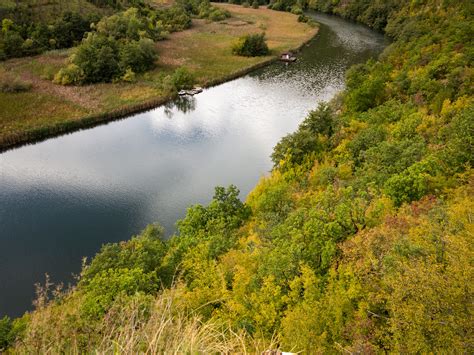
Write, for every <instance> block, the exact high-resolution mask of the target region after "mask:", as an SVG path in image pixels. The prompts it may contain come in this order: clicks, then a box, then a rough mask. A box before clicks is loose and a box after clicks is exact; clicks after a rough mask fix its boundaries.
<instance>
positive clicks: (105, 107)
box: [0, 4, 317, 149]
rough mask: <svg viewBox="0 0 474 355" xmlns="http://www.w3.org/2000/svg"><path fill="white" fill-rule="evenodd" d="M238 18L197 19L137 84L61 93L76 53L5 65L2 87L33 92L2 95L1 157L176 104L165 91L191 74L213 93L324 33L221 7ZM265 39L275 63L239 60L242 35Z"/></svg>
mask: <svg viewBox="0 0 474 355" xmlns="http://www.w3.org/2000/svg"><path fill="white" fill-rule="evenodd" d="M217 6H219V7H221V8H225V9H227V10H228V11H230V12H231V15H232V16H231V17H230V18H228V19H226V20H223V21H220V22H210V21H207V20H201V19H193V26H192V27H191V28H190V29H189V30H186V31H182V32H175V33H172V34H170V35H169V36H168V38H167V39H166V40H163V41H158V42H156V47H157V50H158V59H157V62H156V66H155V68H154V69H153V70H151V71H148V72H146V73H144V74H141V75H138V76H137V78H136V81H135V82H133V83H124V82H119V83H99V84H92V85H82V86H61V85H56V84H54V83H53V82H52V79H53V77H54V75H55V74H56V73H57V72H58V71H59V69H60V68H61V67H63V66H65V65H66V64H67V60H68V57H69V56H70V54H71V53H72V52H73V51H74V48H71V49H62V50H54V51H49V52H45V53H43V54H41V55H37V56H34V57H24V58H15V59H10V60H7V61H5V62H2V63H1V64H0V83H5V82H12V81H15V80H19V81H20V82H22V83H27V84H28V85H30V86H31V89H29V90H24V91H21V90H19V92H9V93H5V92H1V93H0V107H2V109H1V110H0V149H1V148H7V147H9V146H13V145H17V144H21V143H24V142H28V141H32V140H38V139H42V138H45V137H49V136H53V135H56V134H60V133H63V132H67V131H71V130H74V129H79V128H83V127H87V126H91V125H94V124H97V123H100V122H104V121H108V120H112V119H116V118H119V117H123V116H126V115H128V114H131V113H133V112H138V111H141V110H145V109H150V108H152V107H155V106H157V105H159V104H162V103H164V102H166V101H167V100H169V99H171V98H172V96H173V95H175V94H174V93H170V92H169V90H166V89H165V84H164V83H165V81H166V78H167V76H168V75H170V74H172V73H173V71H174V70H175V69H176V68H179V67H186V68H187V69H189V71H190V72H191V73H192V74H193V75H194V76H195V78H196V81H197V82H196V84H197V85H200V86H209V85H214V84H217V83H221V82H224V81H226V80H229V79H232V78H235V77H237V76H239V75H242V74H244V73H246V72H248V71H250V70H251V69H253V68H255V67H258V66H261V65H264V64H266V63H268V62H270V61H272V60H274V59H275V58H276V57H277V55H278V54H279V53H281V52H283V51H287V50H290V49H296V48H298V47H300V46H301V45H302V44H304V43H306V42H307V41H309V40H310V39H311V38H313V37H314V36H315V34H316V33H317V28H315V27H311V26H309V25H307V24H305V23H300V22H298V21H297V16H295V15H292V14H290V13H285V12H276V11H271V10H268V9H266V8H260V9H251V8H244V7H240V6H237V5H230V4H219V5H217ZM261 32H265V34H266V39H267V43H268V45H269V48H270V50H271V52H270V55H268V56H264V57H253V58H247V57H239V56H235V55H233V54H232V51H231V48H232V45H233V43H234V42H235V41H236V40H237V39H238V38H239V37H240V36H242V35H244V34H249V33H261Z"/></svg>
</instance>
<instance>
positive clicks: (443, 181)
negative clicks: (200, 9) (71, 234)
mask: <svg viewBox="0 0 474 355" xmlns="http://www.w3.org/2000/svg"><path fill="white" fill-rule="evenodd" d="M198 4H199V3H198ZM188 5H189V4H188ZM188 5H186V4H184V5H183V6H188ZM295 5H297V6H299V7H300V8H301V9H304V8H305V7H306V6H309V7H311V8H316V9H319V10H323V11H326V12H331V13H335V14H338V15H341V16H344V17H347V18H350V19H354V20H359V21H364V22H365V23H367V24H368V25H370V26H373V27H375V28H380V29H381V28H384V27H385V28H386V30H387V32H388V33H389V34H390V35H391V36H392V37H394V39H395V41H394V43H393V44H392V45H391V46H389V47H388V48H387V50H386V51H385V52H384V54H383V55H382V56H381V57H380V59H379V60H378V61H370V62H368V63H366V64H363V65H360V66H357V67H355V68H353V69H352V70H351V71H350V72H349V73H348V75H347V89H346V90H345V91H344V92H343V93H342V94H341V96H340V97H339V98H337V99H336V100H334V101H333V102H331V103H330V104H322V105H320V107H319V108H318V109H317V110H315V111H313V112H311V113H310V114H309V115H308V117H307V118H306V119H305V120H304V121H303V122H302V123H301V125H300V126H299V128H298V130H297V131H296V132H295V133H293V134H290V135H288V136H286V137H284V138H283V139H282V140H281V142H280V143H278V144H277V146H276V147H275V149H274V152H273V154H272V159H273V161H274V163H275V166H274V169H273V171H272V172H271V174H270V175H269V176H267V177H264V178H262V180H261V181H260V182H259V184H258V185H257V186H256V187H255V188H254V190H253V191H252V192H251V193H250V194H249V196H248V198H247V201H246V203H243V202H242V201H240V199H239V198H238V195H239V191H238V190H237V189H236V188H235V187H234V186H230V187H229V188H227V189H225V188H221V187H219V188H216V192H215V196H214V198H213V200H212V201H211V202H210V203H209V205H207V206H202V205H195V206H192V207H190V208H189V209H188V211H187V213H186V216H185V217H184V218H183V219H182V220H181V221H179V222H178V224H177V227H178V233H177V235H175V236H172V237H171V238H170V239H169V240H168V241H166V242H163V241H162V240H161V239H160V236H161V234H160V229H159V228H158V229H157V228H156V227H153V226H152V227H150V228H149V229H148V230H147V231H145V232H143V233H142V235H141V236H138V237H135V238H133V239H132V240H131V241H129V242H123V243H120V244H110V245H107V246H104V248H103V249H102V251H101V252H100V253H99V254H98V255H97V256H96V257H95V258H94V259H93V260H92V262H91V263H90V265H88V266H86V267H85V268H84V269H83V273H82V279H81V281H80V283H79V285H78V286H77V289H76V290H75V291H72V292H71V293H70V294H68V295H66V296H65V297H63V298H60V299H58V300H56V301H55V302H52V303H51V304H50V305H48V306H46V307H44V308H43V309H40V310H38V311H37V313H34V314H33V316H34V317H36V318H35V321H34V322H29V323H28V327H29V328H27V329H26V333H25V335H24V336H22V339H23V340H24V341H25V342H24V343H22V344H37V342H39V343H41V341H43V342H46V343H48V344H49V343H50V339H49V337H48V336H46V335H43V337H42V335H41V334H49V333H48V332H47V329H49V328H50V324H49V322H44V323H41V322H40V321H39V320H41V319H48V320H49V319H51V320H55V321H56V320H58V319H59V320H60V321H61V322H63V323H61V322H60V321H57V324H62V325H61V326H60V327H58V329H61V331H64V334H74V339H76V338H77V339H80V338H81V337H82V339H86V340H85V341H84V344H85V345H83V346H82V347H81V348H80V351H76V352H88V351H89V352H91V351H94V350H96V349H99V348H100V344H103V342H104V339H105V338H104V337H103V335H102V333H100V331H98V330H102V329H104V327H105V328H107V327H109V328H112V329H114V331H115V330H116V329H121V330H122V329H123V327H124V323H126V322H124V321H123V319H122V320H117V318H114V317H116V314H117V313H118V314H120V310H123V309H124V308H126V307H128V306H127V305H129V304H130V303H132V302H135V301H136V302H137V303H138V304H139V309H145V311H143V312H142V313H139V314H140V315H142V317H144V318H145V319H148V318H147V317H150V318H149V319H153V321H154V322H155V319H156V318H153V317H162V315H163V308H159V307H158V310H156V311H155V310H153V309H150V307H149V303H147V302H146V301H144V299H148V297H155V298H156V300H157V302H162V300H163V299H166V295H169V294H173V295H174V297H175V298H174V301H173V302H172V303H173V305H172V306H169V308H168V309H170V310H172V312H175V313H174V316H175V317H177V319H180V320H181V318H179V315H182V314H186V315H188V314H189V315H192V316H193V317H194V316H199V317H200V318H199V327H198V328H197V330H196V332H195V333H192V334H193V336H189V335H188V336H187V337H188V338H194V336H196V334H202V333H206V332H207V331H208V329H209V327H210V326H211V325H215V324H219V325H222V329H223V330H222V332H223V334H224V335H223V338H226V337H230V336H233V335H235V334H243V335H242V338H240V339H239V343H238V344H239V345H238V346H237V347H233V348H232V349H233V350H235V349H239V350H240V351H244V350H245V351H248V349H253V348H254V347H257V348H258V346H256V345H255V344H259V345H260V348H258V350H256V351H255V352H261V351H262V350H265V349H274V348H281V349H284V350H290V349H291V351H294V352H306V353H334V352H347V353H450V352H456V353H457V352H459V353H472V352H473V350H474V348H473V344H474V338H473V334H474V328H473V322H472V319H473V317H474V307H473V305H474V303H473V302H472V300H473V299H474V289H473V287H472V279H473V278H474V268H473V263H472V260H473V258H474V248H473V245H474V244H473V241H472V235H473V233H474V224H473V219H472V210H473V208H474V205H473V199H472V196H473V193H474V187H473V181H474V179H473V176H474V175H473V170H472V164H473V163H474V161H473V156H474V154H473V146H474V139H473V132H474V130H473V120H472V117H473V114H474V111H473V110H474V101H473V96H472V95H473V86H472V82H473V71H472V59H473V58H472V52H473V44H472V40H471V37H472V36H471V32H472V31H471V28H472V25H473V23H472V22H473V20H472V16H470V7H469V6H468V2H467V1H459V2H458V1H442V2H439V1H435V0H426V1H382V0H373V1H366V0H348V1H338V0H334V1H333V0H312V1H309V2H308V3H307V4H305V3H303V2H297V3H295V2H293V1H278V2H275V3H273V5H272V7H275V8H281V9H283V10H286V11H287V10H290V9H291V8H292V7H293V6H295ZM189 6H192V4H191V5H189ZM187 11H189V10H187ZM9 26H11V24H9V23H6V27H9ZM260 36H261V35H260ZM262 39H263V36H262ZM97 41H99V40H97ZM101 41H112V42H113V41H115V43H117V42H118V41H120V39H119V40H117V39H113V38H112V39H108V38H107V39H101ZM107 43H109V42H107ZM108 45H109V44H108ZM117 52H120V51H119V45H118V44H117ZM117 63H119V61H118V62H117ZM117 66H118V67H119V69H120V66H119V65H118V64H117ZM175 74H176V73H175ZM176 77H177V79H176V81H177V82H178V83H182V82H184V83H186V82H187V79H186V80H184V79H182V78H181V77H185V78H186V72H185V71H183V72H178V74H176ZM170 80H171V77H170ZM180 85H182V84H180ZM178 86H179V85H176V87H178ZM160 287H163V288H164V289H163V290H162V291H160V293H159V294H157V292H159V291H158V290H159V289H160ZM169 304H171V303H169ZM137 307H138V306H137ZM134 309H138V308H134ZM65 310H68V312H70V314H68V315H67V316H62V312H63V311H65ZM78 310H79V311H78ZM55 312H56V313H55ZM51 314H52V315H51ZM58 314H59V315H58ZM127 314H128V313H127ZM134 314H135V315H136V314H138V313H134ZM48 317H50V318H48ZM129 318H132V319H134V318H133V317H128V318H126V319H127V322H128V319H129ZM64 319H67V321H64ZM2 322H4V323H1V324H3V325H2V326H3V327H4V329H7V330H6V331H3V333H0V334H6V333H9V330H8V329H10V328H9V327H10V323H9V321H8V320H7V321H2ZM170 322H171V321H170ZM183 322H184V321H183ZM127 324H128V323H127ZM140 324H141V323H140ZM146 324H147V325H146V326H144V325H136V324H134V326H133V327H132V328H131V329H132V330H129V332H128V333H127V334H132V335H131V336H130V337H131V338H134V337H135V334H138V333H141V332H144V331H147V330H148V329H149V323H146ZM109 328H107V329H109ZM61 334H63V333H61ZM96 334H101V335H96ZM121 334H122V333H121ZM146 334H147V336H148V337H145V338H140V341H141V346H144V344H145V345H147V344H148V342H149V340H148V339H150V338H152V337H150V336H149V334H148V333H146ZM156 334H158V333H155V335H156ZM159 334H161V330H160V333H159ZM186 334H190V333H186ZM213 334H214V333H213ZM3 337H4V339H5V335H3ZM66 337H67V335H62V336H61V335H60V336H58V337H57V338H55V339H59V342H61V341H63V340H62V339H64V338H66ZM274 337H276V338H277V339H278V346H276V345H271V339H272V338H274ZM0 339H1V338H0ZM32 339H33V340H32ZM128 339H129V338H128ZM110 342H112V341H110ZM9 344H11V343H9ZM19 344H20V343H19ZM114 344H115V343H114ZM178 348H179V347H176V349H178ZM19 349H20V350H21V349H22V348H21V347H20V348H19ZM28 349H31V348H28ZM65 349H69V348H67V347H66V346H64V347H62V346H61V347H59V348H58V351H57V352H61V351H63V352H67V350H65ZM135 349H136V348H135ZM147 349H149V348H147ZM173 349H174V348H173ZM179 349H181V348H179ZM213 350H214V349H213ZM194 351H196V350H194ZM19 352H21V351H19ZM24 352H27V351H24ZM150 352H153V351H150ZM190 352H192V351H190ZM223 352H232V351H231V350H229V349H227V348H226V349H225V351H223ZM234 352H236V351H234Z"/></svg>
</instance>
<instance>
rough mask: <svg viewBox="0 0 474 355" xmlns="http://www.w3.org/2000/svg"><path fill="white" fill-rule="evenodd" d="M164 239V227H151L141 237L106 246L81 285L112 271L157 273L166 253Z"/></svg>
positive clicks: (90, 265)
mask: <svg viewBox="0 0 474 355" xmlns="http://www.w3.org/2000/svg"><path fill="white" fill-rule="evenodd" d="M162 238H163V229H162V227H161V226H159V225H149V226H148V227H147V228H146V229H145V230H144V231H143V232H142V233H141V234H140V235H139V236H136V237H133V238H132V239H131V240H129V241H127V242H123V243H120V244H106V245H104V246H103V247H102V249H101V251H100V252H99V253H98V254H97V255H96V256H95V257H94V259H93V260H92V262H91V263H90V264H89V265H87V266H86V267H85V268H84V270H83V272H82V275H81V276H82V277H81V283H80V284H81V285H82V284H88V283H89V282H91V280H92V279H93V278H94V277H95V276H96V275H98V274H100V273H103V272H105V271H107V270H110V269H130V270H131V269H133V268H139V269H140V270H143V272H145V273H151V272H157V271H158V270H159V267H160V265H161V262H162V258H163V257H164V255H165V253H166V245H165V242H164V241H163V240H162Z"/></svg>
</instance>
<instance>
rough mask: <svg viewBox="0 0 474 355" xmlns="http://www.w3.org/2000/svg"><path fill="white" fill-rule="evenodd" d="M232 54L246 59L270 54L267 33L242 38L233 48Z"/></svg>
mask: <svg viewBox="0 0 474 355" xmlns="http://www.w3.org/2000/svg"><path fill="white" fill-rule="evenodd" d="M232 53H233V54H235V55H240V56H244V57H257V56H264V55H267V54H268V53H269V49H268V46H267V43H266V42H265V33H261V34H253V35H246V36H243V37H240V38H239V40H238V41H237V43H236V44H234V46H233V47H232Z"/></svg>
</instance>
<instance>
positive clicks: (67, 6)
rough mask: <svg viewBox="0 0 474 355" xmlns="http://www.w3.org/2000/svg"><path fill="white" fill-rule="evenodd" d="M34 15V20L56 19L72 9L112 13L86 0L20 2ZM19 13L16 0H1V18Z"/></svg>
mask: <svg viewBox="0 0 474 355" xmlns="http://www.w3.org/2000/svg"><path fill="white" fill-rule="evenodd" d="M18 4H19V5H21V6H22V7H23V8H26V9H28V10H27V12H28V13H29V14H31V15H32V18H31V19H32V20H33V21H39V22H42V21H46V22H47V21H54V20H55V19H57V18H58V16H60V15H61V14H64V13H65V12H68V11H72V12H76V13H80V14H82V15H87V14H92V13H99V14H102V15H105V14H109V13H111V9H106V8H99V7H97V6H94V5H93V4H91V3H90V2H88V1H86V0H21V1H19V2H18ZM17 15H18V12H17V1H16V0H0V18H1V17H2V16H7V17H12V18H15V17H16V16H17Z"/></svg>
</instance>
